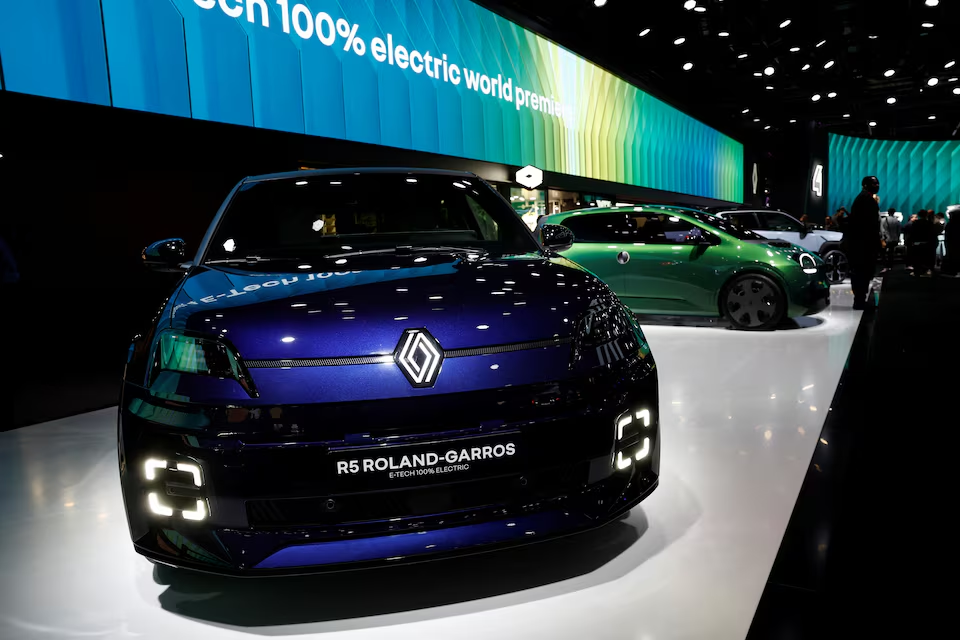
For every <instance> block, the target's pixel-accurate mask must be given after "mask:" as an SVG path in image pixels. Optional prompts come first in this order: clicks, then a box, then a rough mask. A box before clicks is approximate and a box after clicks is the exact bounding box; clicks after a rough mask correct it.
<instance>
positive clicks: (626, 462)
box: [617, 451, 633, 469]
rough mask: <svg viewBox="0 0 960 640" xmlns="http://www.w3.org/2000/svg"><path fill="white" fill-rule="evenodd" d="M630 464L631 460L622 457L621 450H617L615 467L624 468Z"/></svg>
mask: <svg viewBox="0 0 960 640" xmlns="http://www.w3.org/2000/svg"><path fill="white" fill-rule="evenodd" d="M631 464H633V460H631V459H630V458H624V457H623V451H617V469H626V468H627V467H629V466H630V465H631Z"/></svg>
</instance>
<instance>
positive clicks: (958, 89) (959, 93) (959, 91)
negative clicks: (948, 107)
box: [953, 87, 960, 96]
mask: <svg viewBox="0 0 960 640" xmlns="http://www.w3.org/2000/svg"><path fill="white" fill-rule="evenodd" d="M953 95H955V96H960V87H954V88H953Z"/></svg>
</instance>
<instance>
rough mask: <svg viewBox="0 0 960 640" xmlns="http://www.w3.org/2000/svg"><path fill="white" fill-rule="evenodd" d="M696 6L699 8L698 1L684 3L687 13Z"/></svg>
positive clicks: (692, 0)
mask: <svg viewBox="0 0 960 640" xmlns="http://www.w3.org/2000/svg"><path fill="white" fill-rule="evenodd" d="M695 6H697V0H687V1H686V2H684V3H683V8H684V9H686V10H687V11H690V9H693V8H694V7H695Z"/></svg>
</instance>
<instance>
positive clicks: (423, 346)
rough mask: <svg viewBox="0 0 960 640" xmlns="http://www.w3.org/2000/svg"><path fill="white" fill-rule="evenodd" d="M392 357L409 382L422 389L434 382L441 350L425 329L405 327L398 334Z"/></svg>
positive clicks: (441, 353) (441, 354)
mask: <svg viewBox="0 0 960 640" xmlns="http://www.w3.org/2000/svg"><path fill="white" fill-rule="evenodd" d="M393 359H394V360H395V361H396V363H397V366H399V367H400V371H402V372H403V375H405V376H406V377H407V380H408V381H409V382H410V384H411V385H413V386H414V387H417V388H418V389H423V388H426V387H432V386H433V385H434V384H435V383H436V381H437V376H438V375H439V374H440V364H441V363H442V362H443V350H442V349H441V348H440V345H439V344H438V343H437V341H436V339H435V338H434V337H433V336H432V335H430V332H429V331H427V330H426V329H407V330H406V331H404V332H403V335H402V336H400V342H399V343H398V344H397V348H396V349H395V350H394V352H393Z"/></svg>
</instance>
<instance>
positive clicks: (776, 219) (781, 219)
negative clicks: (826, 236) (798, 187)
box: [760, 211, 804, 233]
mask: <svg viewBox="0 0 960 640" xmlns="http://www.w3.org/2000/svg"><path fill="white" fill-rule="evenodd" d="M760 218H761V219H762V222H763V228H764V229H767V230H768V231H792V232H795V233H800V232H802V231H803V228H804V227H803V225H802V224H800V223H799V222H798V221H796V220H794V219H793V218H791V217H790V216H788V215H784V214H782V213H775V212H773V211H771V212H767V213H761V214H760Z"/></svg>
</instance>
